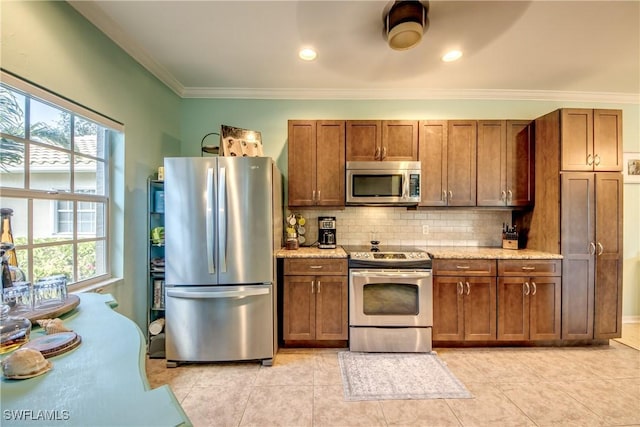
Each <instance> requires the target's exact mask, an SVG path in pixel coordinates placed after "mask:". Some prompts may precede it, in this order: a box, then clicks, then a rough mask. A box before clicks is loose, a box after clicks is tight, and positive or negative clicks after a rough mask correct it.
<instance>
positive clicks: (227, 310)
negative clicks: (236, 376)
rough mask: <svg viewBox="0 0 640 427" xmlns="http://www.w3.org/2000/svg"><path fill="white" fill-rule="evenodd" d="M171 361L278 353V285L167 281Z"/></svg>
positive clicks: (262, 356)
mask: <svg viewBox="0 0 640 427" xmlns="http://www.w3.org/2000/svg"><path fill="white" fill-rule="evenodd" d="M165 304H166V305H165V310H166V325H165V329H166V346H167V350H166V355H167V362H171V361H173V362H221V361H232V360H256V359H272V358H273V345H274V339H273V334H274V331H273V324H274V322H273V287H272V285H271V284H265V285H243V286H197V287H196V286H191V287H167V288H166V296H165Z"/></svg>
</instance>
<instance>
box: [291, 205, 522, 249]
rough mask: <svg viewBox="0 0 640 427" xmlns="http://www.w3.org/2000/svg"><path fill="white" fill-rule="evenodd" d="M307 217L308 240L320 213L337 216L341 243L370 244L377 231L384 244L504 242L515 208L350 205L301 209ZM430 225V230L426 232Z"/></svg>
mask: <svg viewBox="0 0 640 427" xmlns="http://www.w3.org/2000/svg"><path fill="white" fill-rule="evenodd" d="M297 212H299V213H300V214H302V215H303V216H304V217H305V218H307V224H308V226H307V230H308V231H307V233H308V234H307V241H306V243H305V244H306V245H307V244H311V243H313V242H315V241H317V239H318V226H317V224H318V217H319V216H327V215H329V216H335V217H336V228H337V231H336V240H337V244H338V245H366V244H369V240H371V239H370V235H371V234H370V233H371V232H372V231H373V232H376V233H377V236H376V237H377V239H378V240H380V244H381V245H407V246H427V245H428V246H489V247H501V246H502V227H503V224H504V223H511V211H506V210H505V211H485V210H473V209H469V210H466V209H465V210H457V209H456V210H451V209H448V210H415V211H413V210H407V209H406V208H403V207H397V208H395V207H347V208H345V209H344V210H329V209H328V210H315V209H312V210H302V209H300V210H297ZM423 226H428V229H429V230H428V234H427V235H424V234H423Z"/></svg>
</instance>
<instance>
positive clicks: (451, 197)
mask: <svg viewBox="0 0 640 427" xmlns="http://www.w3.org/2000/svg"><path fill="white" fill-rule="evenodd" d="M449 200H453V191H451V190H449Z"/></svg>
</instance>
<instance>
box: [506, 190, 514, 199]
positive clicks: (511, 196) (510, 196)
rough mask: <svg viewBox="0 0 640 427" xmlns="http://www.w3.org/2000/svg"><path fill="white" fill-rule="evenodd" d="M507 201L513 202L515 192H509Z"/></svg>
mask: <svg viewBox="0 0 640 427" xmlns="http://www.w3.org/2000/svg"><path fill="white" fill-rule="evenodd" d="M507 200H509V201H511V200H513V191H511V190H507Z"/></svg>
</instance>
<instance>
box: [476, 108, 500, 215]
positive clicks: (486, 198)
mask: <svg viewBox="0 0 640 427" xmlns="http://www.w3.org/2000/svg"><path fill="white" fill-rule="evenodd" d="M506 155H507V129H506V124H505V121H504V120H480V121H478V153H477V159H478V161H477V168H478V181H477V186H478V193H477V200H478V203H477V205H478V206H505V205H506V203H507V175H506V172H507V171H506V168H507V159H506Z"/></svg>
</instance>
